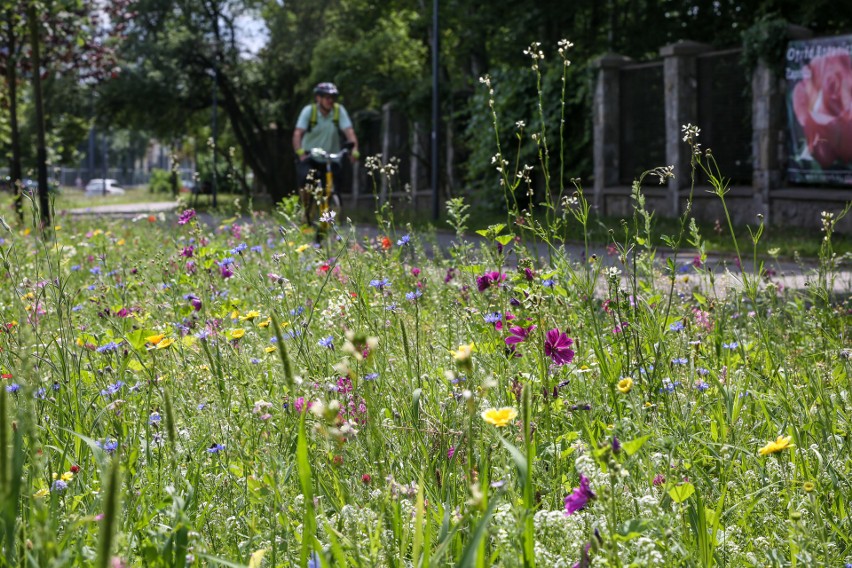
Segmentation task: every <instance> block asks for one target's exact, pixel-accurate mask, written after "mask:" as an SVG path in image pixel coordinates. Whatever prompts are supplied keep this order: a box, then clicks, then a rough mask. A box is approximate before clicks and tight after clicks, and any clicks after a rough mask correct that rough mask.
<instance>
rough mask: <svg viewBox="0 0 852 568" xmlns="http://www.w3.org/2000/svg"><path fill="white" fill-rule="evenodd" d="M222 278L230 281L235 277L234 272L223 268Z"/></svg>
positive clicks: (225, 267)
mask: <svg viewBox="0 0 852 568" xmlns="http://www.w3.org/2000/svg"><path fill="white" fill-rule="evenodd" d="M221 270H222V278H225V279H228V278H230V277H231V276H233V275H234V271H233V270H231V269H230V268H229V267H227V266H223V267H222V269H221Z"/></svg>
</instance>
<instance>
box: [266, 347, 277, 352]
mask: <svg viewBox="0 0 852 568" xmlns="http://www.w3.org/2000/svg"><path fill="white" fill-rule="evenodd" d="M264 351H266V352H267V353H272V352H273V351H275V347H267V348H266V349H265V350H264Z"/></svg>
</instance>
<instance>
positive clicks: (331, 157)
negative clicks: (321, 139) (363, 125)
mask: <svg viewBox="0 0 852 568" xmlns="http://www.w3.org/2000/svg"><path fill="white" fill-rule="evenodd" d="M348 153H349V148H343V149H342V150H341V151H340V152H337V153H335V154H331V153H329V152H326V151H325V150H323V149H322V148H311V151H310V153H309V155H310V157H311V159H313V160H315V161H317V162H327V161H328V162H336V161H337V160H339V159H340V158H342V157H343V156H345V155H346V154H348Z"/></svg>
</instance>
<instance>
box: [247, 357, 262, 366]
mask: <svg viewBox="0 0 852 568" xmlns="http://www.w3.org/2000/svg"><path fill="white" fill-rule="evenodd" d="M249 363H251V364H252V365H257V364H259V363H260V359H258V358H257V357H252V358H251V359H249Z"/></svg>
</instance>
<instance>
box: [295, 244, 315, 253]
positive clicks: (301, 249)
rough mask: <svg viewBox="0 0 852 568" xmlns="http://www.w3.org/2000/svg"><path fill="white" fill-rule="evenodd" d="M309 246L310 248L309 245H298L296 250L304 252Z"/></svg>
mask: <svg viewBox="0 0 852 568" xmlns="http://www.w3.org/2000/svg"><path fill="white" fill-rule="evenodd" d="M309 248H311V245H301V246H300V247H298V248H297V249H296V252H298V253H302V252H305V251H306V250H308V249H309Z"/></svg>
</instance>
